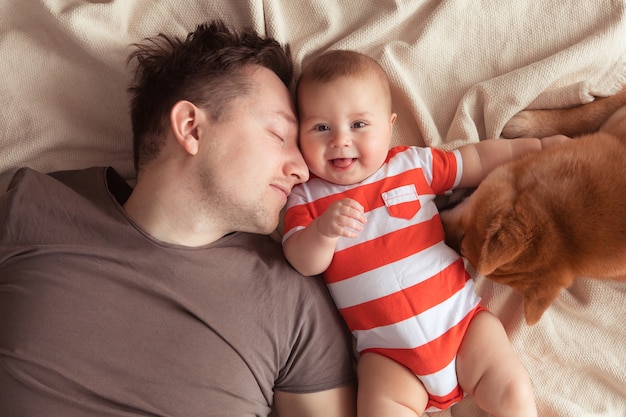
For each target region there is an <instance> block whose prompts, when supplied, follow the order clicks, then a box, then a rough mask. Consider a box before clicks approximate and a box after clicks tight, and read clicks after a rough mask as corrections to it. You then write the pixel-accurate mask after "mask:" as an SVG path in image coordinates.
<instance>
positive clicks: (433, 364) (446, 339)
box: [361, 305, 484, 375]
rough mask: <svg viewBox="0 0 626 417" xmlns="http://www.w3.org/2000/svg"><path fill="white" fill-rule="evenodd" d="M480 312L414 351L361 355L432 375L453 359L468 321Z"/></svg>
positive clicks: (471, 313)
mask: <svg viewBox="0 0 626 417" xmlns="http://www.w3.org/2000/svg"><path fill="white" fill-rule="evenodd" d="M481 310H484V308H483V307H482V306H480V305H479V306H477V307H476V308H475V309H473V310H472V311H470V312H469V313H468V314H467V315H466V316H465V317H464V318H463V320H461V321H460V322H459V323H457V325H456V326H454V327H452V328H451V329H450V330H448V331H447V332H446V333H444V334H443V335H441V336H440V337H438V338H437V339H434V340H433V341H431V342H429V343H426V344H424V345H422V346H418V347H416V348H414V349H385V348H370V349H365V350H364V351H363V352H361V353H365V352H375V353H378V354H380V355H383V356H386V357H388V358H390V359H393V360H394V361H396V362H398V363H401V364H403V365H404V366H406V367H408V368H409V369H410V370H411V371H413V373H414V374H416V375H430V374H433V373H435V372H438V371H440V370H442V369H443V368H445V367H446V366H447V365H448V364H449V363H450V362H451V361H452V359H454V357H455V356H456V355H457V352H458V351H459V347H460V345H461V341H462V340H463V336H464V335H465V333H466V331H467V327H468V326H469V323H470V321H471V320H472V318H473V317H474V316H475V315H476V314H477V313H478V312H479V311H481Z"/></svg>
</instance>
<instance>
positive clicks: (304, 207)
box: [283, 185, 314, 242]
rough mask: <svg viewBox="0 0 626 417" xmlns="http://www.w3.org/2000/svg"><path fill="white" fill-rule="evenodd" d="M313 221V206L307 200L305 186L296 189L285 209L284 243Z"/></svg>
mask: <svg viewBox="0 0 626 417" xmlns="http://www.w3.org/2000/svg"><path fill="white" fill-rule="evenodd" d="M313 220H314V216H313V212H312V211H311V205H310V203H309V201H308V200H307V198H306V191H305V185H300V186H297V187H294V188H293V190H292V192H291V194H290V195H289V199H288V200H287V207H286V208H285V218H284V225H285V227H284V230H283V242H284V241H285V240H287V239H288V238H289V237H290V236H291V235H292V234H293V233H295V232H297V231H298V230H301V229H304V228H305V227H307V226H308V225H309V224H311V222H312V221H313Z"/></svg>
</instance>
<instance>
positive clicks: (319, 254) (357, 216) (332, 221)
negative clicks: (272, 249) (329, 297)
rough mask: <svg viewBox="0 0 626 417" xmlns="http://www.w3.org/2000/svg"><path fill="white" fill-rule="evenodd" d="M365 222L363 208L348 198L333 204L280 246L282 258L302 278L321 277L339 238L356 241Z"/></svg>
mask: <svg viewBox="0 0 626 417" xmlns="http://www.w3.org/2000/svg"><path fill="white" fill-rule="evenodd" d="M365 222H366V219H365V216H364V215H363V206H361V205H360V204H359V203H358V202H356V201H355V200H352V199H349V198H344V199H343V200H339V201H336V202H334V203H332V204H331V205H330V206H328V209H327V210H326V211H325V212H324V214H322V215H321V216H320V217H318V218H316V219H315V220H313V221H312V222H311V224H310V225H309V226H307V227H306V228H304V229H302V230H299V231H297V232H295V233H294V234H293V235H291V236H289V237H288V238H287V240H285V241H284V242H283V250H284V252H285V257H287V260H288V261H289V262H290V263H291V265H292V266H293V267H294V268H296V269H297V270H298V272H300V273H301V274H302V275H307V276H309V275H317V274H321V273H322V272H324V271H325V270H326V268H328V266H329V265H330V262H331V261H332V259H333V255H334V253H335V246H336V245H337V240H338V239H339V237H340V236H343V237H349V238H353V237H356V236H357V233H358V232H360V231H361V230H362V229H363V224H364V223H365Z"/></svg>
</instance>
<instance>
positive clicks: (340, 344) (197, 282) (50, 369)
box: [0, 168, 354, 417]
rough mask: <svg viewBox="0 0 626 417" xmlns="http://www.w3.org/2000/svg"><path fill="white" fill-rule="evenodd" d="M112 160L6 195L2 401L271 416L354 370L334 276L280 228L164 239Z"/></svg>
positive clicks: (21, 175) (11, 406)
mask: <svg viewBox="0 0 626 417" xmlns="http://www.w3.org/2000/svg"><path fill="white" fill-rule="evenodd" d="M129 192H130V187H128V185H127V184H126V183H125V182H124V181H123V180H122V179H121V178H120V177H119V176H118V175H117V173H116V172H115V171H114V170H113V169H111V168H108V169H105V168H91V169H87V170H82V171H66V172H60V173H56V174H54V175H44V174H41V173H38V172H35V171H33V170H30V169H22V170H20V171H18V173H17V174H16V175H15V177H14V179H13V181H12V183H11V185H10V186H9V190H8V191H7V192H6V193H5V194H4V195H2V196H0V416H3V417H13V416H16V417H17V416H19V417H35V416H36V417H39V416H46V417H53V416H59V417H74V416H80V417H86V416H147V415H149V416H181V417H194V416H229V417H231V416H265V415H267V414H268V413H269V412H270V406H271V403H272V396H273V390H281V391H288V392H315V391H320V390H326V389H330V388H335V387H338V386H341V385H344V384H347V383H350V382H353V381H354V374H353V364H352V356H351V339H350V336H349V334H348V333H347V331H346V330H345V327H344V325H343V323H342V321H341V319H340V318H339V316H338V314H337V312H336V310H335V308H334V305H333V304H332V301H331V300H330V298H329V297H328V294H327V292H326V289H325V287H324V285H323V283H321V282H320V280H318V279H315V278H305V277H302V276H301V275H299V274H298V273H297V272H295V271H294V270H293V269H292V268H291V267H290V266H289V265H288V264H287V263H286V261H285V260H284V258H283V255H282V252H281V248H280V245H279V244H277V243H275V242H274V241H272V240H271V239H270V238H268V237H266V236H259V235H251V234H245V233H234V234H231V235H228V236H226V237H224V238H222V239H220V240H219V241H217V242H215V243H213V244H210V245H208V246H205V247H200V248H187V247H181V246H177V245H172V244H166V243H163V242H160V241H157V240H155V239H154V238H152V237H151V236H149V235H148V234H147V233H146V232H145V231H143V230H142V229H141V228H140V227H138V226H137V225H136V224H134V223H133V222H132V220H130V218H129V217H128V216H127V215H126V213H125V212H124V210H123V209H122V207H121V205H120V204H121V203H123V201H125V199H126V198H127V197H128V194H129Z"/></svg>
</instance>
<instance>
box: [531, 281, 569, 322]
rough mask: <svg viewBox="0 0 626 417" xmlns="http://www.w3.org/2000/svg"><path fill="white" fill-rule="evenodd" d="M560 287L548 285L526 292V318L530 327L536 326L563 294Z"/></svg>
mask: <svg viewBox="0 0 626 417" xmlns="http://www.w3.org/2000/svg"><path fill="white" fill-rule="evenodd" d="M561 288H562V287H561V286H560V285H546V286H539V287H533V288H529V289H527V290H526V291H524V294H523V296H524V317H525V318H526V323H528V325H529V326H533V325H534V324H536V323H537V322H538V321H539V319H540V318H541V316H542V315H543V313H544V312H545V311H546V310H547V309H548V307H550V304H552V302H553V301H554V299H555V298H556V297H557V296H558V295H559V293H560V292H561Z"/></svg>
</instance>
